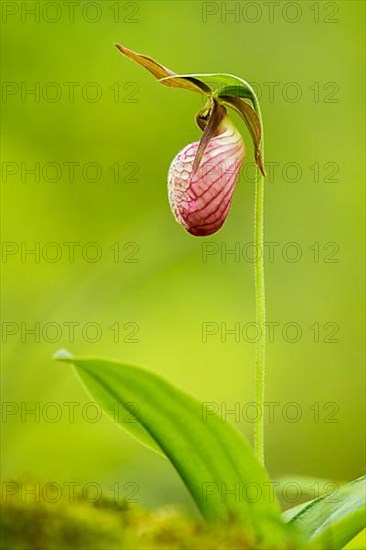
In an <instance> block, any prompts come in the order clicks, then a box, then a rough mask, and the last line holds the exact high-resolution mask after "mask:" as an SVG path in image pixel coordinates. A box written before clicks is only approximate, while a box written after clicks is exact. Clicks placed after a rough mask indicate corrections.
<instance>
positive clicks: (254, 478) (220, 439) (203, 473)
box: [55, 352, 286, 549]
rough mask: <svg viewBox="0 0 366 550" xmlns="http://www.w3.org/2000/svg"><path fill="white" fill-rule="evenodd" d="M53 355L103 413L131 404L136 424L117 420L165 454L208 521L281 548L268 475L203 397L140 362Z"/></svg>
mask: <svg viewBox="0 0 366 550" xmlns="http://www.w3.org/2000/svg"><path fill="white" fill-rule="evenodd" d="M55 358H56V359H58V360H60V361H64V362H67V363H72V364H73V365H74V367H75V369H76V372H77V374H78V375H79V377H80V379H81V380H82V382H83V384H84V386H85V388H86V390H87V391H88V392H89V393H90V394H91V396H92V397H93V398H94V399H96V400H97V401H98V402H99V404H100V405H101V406H102V407H103V409H104V411H105V412H106V413H107V414H109V415H110V414H111V408H113V409H114V410H115V405H116V403H119V404H120V405H121V407H122V408H124V409H125V408H126V406H127V404H128V403H134V404H135V406H134V409H133V411H132V409H131V415H133V417H134V419H136V420H137V422H138V424H130V423H121V422H120V425H121V426H123V427H124V428H125V429H127V430H128V431H130V432H131V433H132V434H133V435H134V436H135V437H137V438H138V439H140V440H141V441H142V442H143V443H145V444H150V443H151V441H154V442H155V448H156V447H157V448H158V449H160V450H161V451H162V452H164V453H165V455H166V456H167V457H168V458H169V460H170V461H171V463H172V464H173V466H174V467H175V469H176V470H177V472H178V474H179V475H180V477H181V478H182V480H183V482H184V483H185V485H186V487H187V489H188V490H189V492H190V493H191V495H192V497H193V499H194V501H195V502H196V504H197V506H198V508H199V509H200V511H201V513H202V515H203V517H204V518H205V519H206V520H208V521H213V522H232V521H234V522H238V523H239V525H240V526H242V527H243V528H244V529H245V533H246V535H247V536H249V537H252V538H253V540H256V544H259V546H258V548H262V544H263V548H281V549H282V548H286V542H285V541H286V532H285V530H286V526H285V524H284V523H283V522H282V520H281V515H280V511H279V505H278V503H277V500H276V498H275V497H274V495H273V494H272V492H271V491H270V487H271V484H270V482H269V479H268V477H267V473H266V472H265V470H264V469H263V468H262V466H261V465H260V464H259V462H258V461H257V460H256V458H255V456H254V453H253V451H252V448H251V447H250V445H249V443H248V442H247V441H246V440H245V439H244V438H243V437H242V435H241V434H240V433H239V432H238V431H237V430H236V429H235V428H234V427H233V426H232V425H230V424H228V423H225V422H223V421H222V420H221V418H220V417H219V416H218V415H216V414H211V413H212V410H211V409H209V410H208V414H207V418H205V417H204V415H203V412H205V411H206V408H205V407H204V404H203V403H202V402H200V401H199V400H198V399H196V398H194V397H193V396H191V395H189V394H188V393H186V392H184V391H182V390H181V389H179V388H177V387H175V386H173V385H172V384H170V383H169V382H168V381H166V380H165V379H163V378H162V377H160V376H158V375H157V374H155V373H153V372H152V371H149V370H147V369H144V368H142V367H138V366H134V365H128V364H124V363H117V362H114V361H109V360H102V359H95V358H82V357H72V356H71V355H70V354H68V353H65V352H59V353H58V354H56V356H55ZM206 420H207V421H206ZM137 425H139V426H140V431H137V430H136V427H137ZM229 491H231V493H229Z"/></svg>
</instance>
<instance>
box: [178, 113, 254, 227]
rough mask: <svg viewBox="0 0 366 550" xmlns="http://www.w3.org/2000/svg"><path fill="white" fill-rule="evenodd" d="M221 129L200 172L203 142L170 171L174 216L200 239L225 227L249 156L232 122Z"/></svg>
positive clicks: (180, 156)
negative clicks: (238, 182)
mask: <svg viewBox="0 0 366 550" xmlns="http://www.w3.org/2000/svg"><path fill="white" fill-rule="evenodd" d="M221 128H222V131H221V133H220V134H219V135H217V136H215V137H213V138H212V139H211V140H210V142H209V143H208V145H207V146H206V148H205V150H204V153H203V156H202V158H201V161H200V163H199V166H198V168H197V169H196V171H195V170H194V161H195V157H196V154H197V150H198V146H199V142H195V143H191V144H190V145H187V146H186V147H185V148H184V149H183V150H182V151H181V152H180V153H178V155H177V156H176V157H175V159H174V160H173V162H172V164H171V166H170V169H169V175H168V191H169V202H170V206H171V209H172V211H173V214H174V216H175V218H176V220H177V222H178V223H180V224H182V225H183V227H184V228H185V229H186V231H188V232H189V233H191V234H192V235H196V236H200V237H203V236H207V235H212V233H215V232H216V231H218V229H220V227H222V225H223V224H224V222H225V219H226V216H227V214H228V211H229V209H230V205H231V198H232V195H233V193H234V189H235V184H236V181H237V179H238V175H239V172H240V169H241V166H242V163H243V160H244V155H245V148H244V142H243V140H242V138H241V135H240V133H239V132H238V131H237V129H236V128H235V126H234V125H233V124H232V123H231V122H230V121H229V119H228V118H226V119H225V120H224V122H223V123H222V126H221Z"/></svg>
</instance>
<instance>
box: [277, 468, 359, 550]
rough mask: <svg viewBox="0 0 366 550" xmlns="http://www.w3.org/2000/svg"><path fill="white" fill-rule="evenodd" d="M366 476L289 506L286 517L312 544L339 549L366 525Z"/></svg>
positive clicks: (318, 546)
mask: <svg viewBox="0 0 366 550" xmlns="http://www.w3.org/2000/svg"><path fill="white" fill-rule="evenodd" d="M365 479H366V478H365V476H363V477H361V478H359V479H356V480H355V481H352V482H351V483H347V484H346V485H343V486H342V487H340V488H339V490H338V491H335V492H333V493H332V494H331V495H327V496H325V497H321V498H318V499H315V500H312V501H310V502H306V503H305V504H300V506H296V507H295V508H291V509H290V510H287V511H286V512H285V513H284V514H283V518H284V520H285V521H286V522H288V523H289V524H292V525H294V526H296V527H297V528H298V529H299V530H300V531H301V532H302V534H303V535H304V537H305V539H306V540H307V541H309V542H310V546H309V548H312V549H326V550H338V549H340V548H342V547H343V546H344V545H345V544H346V543H347V542H349V541H350V540H351V539H352V538H353V537H355V536H356V535H357V533H359V532H360V531H362V529H364V528H365V525H366V521H365V519H366V498H365V497H366V492H365Z"/></svg>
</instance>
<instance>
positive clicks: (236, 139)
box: [116, 44, 266, 464]
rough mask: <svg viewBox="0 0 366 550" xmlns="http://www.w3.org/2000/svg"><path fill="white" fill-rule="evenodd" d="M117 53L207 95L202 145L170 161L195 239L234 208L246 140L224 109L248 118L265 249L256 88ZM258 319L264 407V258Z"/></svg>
mask: <svg viewBox="0 0 366 550" xmlns="http://www.w3.org/2000/svg"><path fill="white" fill-rule="evenodd" d="M116 47H117V49H118V50H119V51H120V52H121V53H122V54H123V55H125V56H126V57H128V58H129V59H132V61H135V62H136V63H138V64H139V65H141V66H142V67H144V68H145V69H147V70H148V71H149V72H150V73H152V74H153V75H154V76H155V78H157V79H158V81H159V82H160V83H161V84H163V85H164V86H168V87H171V88H183V89H185V90H191V91H193V92H197V93H199V94H200V95H201V96H202V95H205V96H206V97H207V99H208V104H207V105H206V107H205V108H204V109H203V110H202V111H200V112H199V113H198V115H197V118H196V120H197V123H198V126H199V127H200V129H201V130H202V131H203V134H202V137H201V140H200V141H199V142H195V143H191V144H190V145H187V146H186V147H185V148H184V149H183V150H182V151H181V152H180V153H178V155H177V156H176V157H175V159H174V160H173V162H172V163H171V166H170V169H169V175H168V190H169V202H170V206H171V208H172V210H173V214H174V216H175V218H176V220H177V221H178V222H179V223H180V224H181V225H182V226H183V227H184V229H186V231H188V232H189V233H191V234H192V235H196V236H207V235H212V234H213V233H215V232H216V231H218V230H219V229H220V227H222V225H223V223H224V222H225V219H226V216H227V214H228V211H229V209H230V204H231V198H232V195H233V192H234V188H235V184H236V182H237V180H238V176H239V173H240V169H241V166H242V163H243V160H244V155H245V149H244V143H243V140H242V138H241V136H240V134H239V132H238V130H237V129H236V128H235V126H234V125H233V124H232V122H231V121H230V119H229V118H228V116H227V112H226V107H231V108H232V109H234V110H235V111H236V112H237V113H238V114H239V115H240V116H241V117H242V119H243V120H244V122H245V124H246V126H247V128H248V130H249V132H250V135H251V137H252V140H253V144H254V158H255V162H256V164H257V168H258V169H257V171H256V180H255V199H254V244H255V246H256V247H257V250H263V247H264V230H263V220H264V177H265V175H266V172H265V168H264V159H263V156H264V145H263V123H262V116H261V112H260V108H259V102H258V98H257V96H256V94H255V92H254V90H253V88H252V87H251V86H250V84H248V82H246V81H245V80H243V79H242V78H239V77H237V76H234V75H231V74H185V75H178V74H176V73H174V72H173V71H171V70H170V69H167V68H166V67H164V66H163V65H160V63H157V61H155V60H154V59H152V58H151V57H148V56H146V55H141V54H138V53H136V52H133V51H131V50H128V49H127V48H125V47H124V46H121V45H120V44H116ZM254 274H255V292H256V321H257V324H258V326H259V328H260V332H261V335H262V337H261V339H260V340H258V341H257V343H256V354H255V356H256V358H255V363H256V384H255V387H256V390H255V391H256V404H257V406H258V407H259V408H263V404H264V373H265V339H266V338H265V334H266V305H265V304H266V300H265V284H264V283H265V280H264V255H263V254H259V255H258V258H257V259H256V261H255V262H254ZM263 441H264V421H263V416H262V417H261V418H260V419H259V420H258V422H256V424H255V436H254V447H255V453H256V456H257V458H258V460H259V462H260V463H261V464H264V451H263V449H264V445H263Z"/></svg>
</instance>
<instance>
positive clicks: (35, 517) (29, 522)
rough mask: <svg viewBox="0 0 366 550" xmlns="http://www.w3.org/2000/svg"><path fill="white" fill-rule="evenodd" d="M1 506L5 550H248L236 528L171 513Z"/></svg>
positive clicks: (101, 504) (14, 502) (78, 503)
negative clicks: (210, 523)
mask: <svg viewBox="0 0 366 550" xmlns="http://www.w3.org/2000/svg"><path fill="white" fill-rule="evenodd" d="M6 500H7V502H5V503H4V502H2V504H1V548H2V549H4V550H5V549H6V550H69V549H70V550H71V549H72V550H77V549H84V550H89V549H90V550H99V549H100V550H112V549H126V550H127V549H128V550H131V549H139V550H140V549H149V550H155V549H169V550H174V549H183V548H186V549H202V550H203V549H205V550H209V549H212V550H216V549H229V548H230V549H243V550H245V549H247V548H249V546H248V541H247V540H246V537H245V535H244V534H243V533H240V532H239V531H238V530H237V529H234V528H233V529H231V530H227V531H226V532H224V531H223V530H222V528H218V527H217V528H215V527H210V528H208V527H206V526H205V525H204V524H203V523H202V522H199V521H197V520H192V519H188V518H186V517H183V516H182V515H179V514H178V513H173V512H169V511H168V510H163V509H162V510H158V511H157V512H154V513H153V512H147V511H144V510H142V509H141V508H139V507H138V506H135V505H131V506H130V507H128V506H126V505H118V504H116V503H114V502H112V501H109V500H99V501H98V502H97V503H95V504H92V503H89V502H85V501H83V500H82V499H79V498H77V499H75V501H74V502H73V503H70V502H68V501H66V500H60V501H59V502H57V503H48V502H39V503H34V502H26V503H21V502H19V500H20V499H19V497H17V498H16V497H7V499H6Z"/></svg>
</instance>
